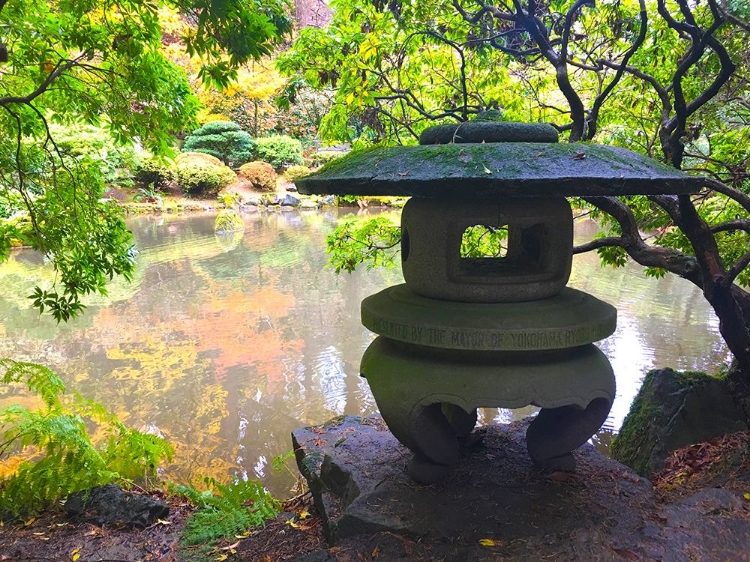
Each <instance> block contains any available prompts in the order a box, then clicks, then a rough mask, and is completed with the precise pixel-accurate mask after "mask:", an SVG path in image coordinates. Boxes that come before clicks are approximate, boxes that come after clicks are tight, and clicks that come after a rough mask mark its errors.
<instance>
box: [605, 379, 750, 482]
mask: <svg viewBox="0 0 750 562" xmlns="http://www.w3.org/2000/svg"><path fill="white" fill-rule="evenodd" d="M743 429H747V419H746V417H745V415H744V413H743V412H742V411H741V410H740V409H739V408H738V407H737V406H736V405H735V403H734V400H733V398H732V395H731V393H730V391H729V388H728V386H727V384H726V381H725V380H724V379H721V378H716V377H711V376H709V375H706V374H705V373H696V372H684V373H679V372H677V371H674V370H672V369H659V370H654V371H649V373H648V374H647V375H646V378H645V379H644V381H643V386H642V387H641V390H640V391H639V392H638V395H637V396H636V398H635V400H634V401H633V405H632V406H631V407H630V412H629V413H628V415H627V417H626V418H625V421H624V422H623V424H622V428H621V429H620V433H619V435H617V437H615V439H614V441H613V442H612V448H611V453H612V457H613V458H615V459H616V460H618V461H620V462H622V463H623V464H626V465H628V466H630V467H631V468H633V469H634V470H635V471H636V472H638V474H641V475H642V476H646V477H647V478H650V477H652V476H653V475H654V474H656V473H657V472H659V471H660V470H661V469H662V468H664V462H665V461H666V458H667V456H669V454H670V453H671V452H672V451H674V450H676V449H679V448H681V447H686V446H688V445H693V444H695V443H700V442H702V441H706V440H708V439H712V438H714V437H720V436H722V435H726V434H728V433H733V432H735V431H741V430H743Z"/></svg>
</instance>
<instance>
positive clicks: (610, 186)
mask: <svg viewBox="0 0 750 562" xmlns="http://www.w3.org/2000/svg"><path fill="white" fill-rule="evenodd" d="M297 185H298V188H299V191H300V193H305V194H313V193H317V194H334V195H373V196H377V195H406V196H418V197H435V198H446V199H452V198H460V199H462V200H466V199H467V198H468V199H474V200H477V199H497V198H499V197H558V196H596V195H656V194H679V193H692V192H696V191H698V189H700V187H701V180H700V178H697V177H694V176H689V175H687V174H685V173H683V172H680V171H679V170H676V169H674V168H671V167H669V166H667V165H665V164H661V163H659V162H656V161H655V160H652V159H650V158H647V157H646V156H642V155H640V154H638V153H636V152H632V151H630V150H626V149H624V148H617V147H613V146H602V145H595V144H585V143H565V144H557V143H536V142H501V143H464V144H437V145H420V146H401V147H393V148H374V149H370V150H365V151H360V152H353V153H350V154H348V155H347V156H345V157H343V158H340V159H338V160H335V161H333V162H331V163H330V164H328V165H327V166H325V167H324V168H323V169H321V170H320V171H319V172H317V173H314V174H311V175H309V176H307V177H305V178H303V179H300V180H298V181H297Z"/></svg>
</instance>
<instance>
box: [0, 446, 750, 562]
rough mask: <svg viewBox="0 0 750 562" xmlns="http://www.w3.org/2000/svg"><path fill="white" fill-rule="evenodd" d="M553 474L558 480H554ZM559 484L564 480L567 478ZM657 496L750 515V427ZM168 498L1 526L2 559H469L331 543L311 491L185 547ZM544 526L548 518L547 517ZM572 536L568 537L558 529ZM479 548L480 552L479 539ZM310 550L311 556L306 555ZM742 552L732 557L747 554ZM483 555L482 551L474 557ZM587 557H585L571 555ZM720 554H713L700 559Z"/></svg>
mask: <svg viewBox="0 0 750 562" xmlns="http://www.w3.org/2000/svg"><path fill="white" fill-rule="evenodd" d="M553 480H554V479H553ZM553 484H556V485H560V486H565V485H566V484H565V479H564V478H561V479H560V482H558V483H554V482H553ZM654 487H655V490H656V495H657V498H658V501H659V502H660V503H661V504H663V505H670V504H671V502H675V501H678V500H680V499H681V498H684V497H687V496H689V495H692V494H694V493H696V492H697V491H700V490H703V489H710V488H722V489H725V490H727V489H728V490H733V491H738V492H740V493H741V494H743V497H744V498H745V500H746V501H747V502H748V509H746V510H745V511H746V513H747V518H750V432H747V431H745V432H740V433H736V434H733V435H729V436H726V437H724V438H721V439H716V440H713V441H710V442H707V443H702V444H699V445H694V446H691V447H686V448H684V449H680V450H679V451H676V452H675V453H674V454H673V455H672V456H671V457H670V458H669V460H668V462H667V465H666V467H665V469H664V471H663V472H662V473H661V474H659V475H658V476H657V477H656V478H655V479H654ZM150 495H151V496H152V497H154V498H155V499H159V500H161V501H164V502H166V503H167V504H168V505H169V507H170V515H169V518H168V519H166V520H161V521H158V522H157V523H156V524H154V525H151V526H150V527H148V528H146V529H116V528H103V527H98V526H95V525H92V524H90V523H74V522H71V521H68V520H67V519H66V516H65V512H64V511H63V509H62V508H61V507H60V506H56V507H53V508H51V509H49V510H47V511H46V512H44V513H42V514H41V515H40V516H38V517H36V518H34V519H29V520H28V521H26V522H24V523H19V524H5V525H4V526H3V527H0V560H3V561H5V560H7V561H13V562H32V561H54V562H64V561H70V562H75V561H79V562H94V561H98V562H102V561H107V562H134V561H144V562H145V561H156V560H158V561H164V562H200V561H213V560H216V561H223V560H228V561H241V562H277V561H278V562H283V561H289V560H295V559H298V558H300V557H302V559H303V560H304V561H305V562H334V561H337V562H350V561H351V562H355V561H357V562H358V561H365V560H381V561H388V562H390V561H396V560H404V561H407V560H408V561H419V560H425V561H427V560H449V561H450V560H455V561H458V560H461V561H464V560H468V558H466V553H467V550H466V548H465V546H466V545H461V544H457V543H453V544H451V543H447V542H445V541H443V542H441V543H432V544H430V543H426V542H423V541H420V540H416V539H414V538H407V537H404V536H400V535H397V534H394V533H374V534H369V535H360V536H356V537H352V538H349V539H346V540H344V541H343V542H342V543H340V544H338V545H337V546H336V547H333V548H328V546H327V545H326V543H325V540H324V538H323V531H322V524H321V520H320V518H319V517H317V516H316V515H315V513H314V509H313V507H312V502H311V499H310V496H309V494H307V495H303V496H300V497H298V498H295V499H293V500H290V501H288V502H287V503H286V504H285V505H284V512H283V513H282V514H281V515H280V516H279V517H278V518H277V519H276V520H275V521H272V522H269V523H268V524H267V525H266V526H265V527H264V528H262V529H258V530H255V531H254V532H252V533H251V534H249V535H248V536H247V537H242V538H237V537H233V538H232V539H229V540H225V541H223V542H221V543H219V544H217V545H212V546H205V545H204V546H201V547H189V548H186V547H181V546H180V543H179V540H180V534H181V531H182V529H183V527H184V525H185V522H186V520H187V518H188V517H189V515H190V513H191V512H192V511H193V508H192V506H191V505H189V504H188V503H187V502H185V501H183V500H182V499H180V498H178V497H170V496H167V495H165V494H164V493H161V492H152V493H151V494H150ZM539 523H540V525H543V524H544V522H543V521H540V522H539ZM549 540H551V541H565V540H567V538H566V537H565V536H551V537H550V538H549ZM516 542H517V544H510V543H508V544H503V545H499V544H489V543H488V544H483V545H482V549H483V550H482V552H484V553H486V556H482V558H481V559H484V560H524V561H525V560H531V559H535V558H533V556H531V553H530V552H528V551H527V550H525V549H526V548H527V547H526V545H525V544H524V543H523V541H516ZM474 549H475V550H473V551H472V552H476V545H474ZM618 555H619V559H621V560H640V559H641V558H640V557H638V556H636V555H635V554H634V553H633V552H630V551H623V552H620V553H618ZM305 556H306V557H305ZM743 556H746V555H745V554H742V553H741V552H738V553H737V557H732V558H722V559H725V560H743V559H745V558H743ZM471 559H479V558H476V557H474V558H471ZM572 559H580V560H586V558H585V556H584V557H582V558H581V557H578V558H572ZM701 559H706V560H713V559H712V558H701Z"/></svg>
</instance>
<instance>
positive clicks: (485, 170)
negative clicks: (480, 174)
mask: <svg viewBox="0 0 750 562" xmlns="http://www.w3.org/2000/svg"><path fill="white" fill-rule="evenodd" d="M482 168H484V173H485V174H491V173H492V170H490V169H489V168H488V167H487V166H485V165H484V164H482Z"/></svg>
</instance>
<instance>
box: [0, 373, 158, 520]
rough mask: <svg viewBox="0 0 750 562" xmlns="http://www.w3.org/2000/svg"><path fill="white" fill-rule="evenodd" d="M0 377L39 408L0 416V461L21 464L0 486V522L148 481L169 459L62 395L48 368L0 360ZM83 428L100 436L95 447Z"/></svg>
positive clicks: (93, 408) (149, 442)
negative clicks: (88, 493) (96, 489)
mask: <svg viewBox="0 0 750 562" xmlns="http://www.w3.org/2000/svg"><path fill="white" fill-rule="evenodd" d="M0 373H2V378H0V380H1V381H2V382H3V383H4V384H20V385H23V386H25V387H26V388H27V389H28V390H29V391H31V392H33V393H34V394H36V395H37V396H39V397H40V398H41V399H42V401H43V403H44V407H43V408H42V409H40V410H37V411H31V410H29V409H27V408H24V407H23V406H20V405H18V404H11V405H10V406H7V407H5V408H0V461H3V460H4V458H5V457H7V456H9V455H10V454H13V455H17V456H22V457H24V459H25V460H24V462H22V463H21V464H20V465H19V466H18V467H17V468H16V470H15V471H14V472H13V473H12V474H10V475H9V476H7V477H6V478H5V479H2V480H0V516H3V517H12V518H17V517H21V516H26V515H28V514H31V513H34V512H37V511H39V510H40V509H42V508H44V507H45V506H47V505H48V504H50V503H51V502H53V501H54V500H56V499H58V498H60V497H63V496H67V495H68V494H71V493H73V492H77V491H80V490H85V489H88V488H91V487H93V486H98V485H101V484H106V483H110V482H115V481H122V480H123V479H135V478H143V477H148V476H150V475H153V474H155V473H156V467H157V465H158V463H159V461H160V460H161V459H164V458H166V459H171V455H172V448H171V446H170V445H169V444H167V443H166V441H164V440H163V439H161V438H159V437H156V436H154V435H145V434H143V433H140V432H138V431H135V430H133V429H130V428H128V427H126V426H125V425H123V424H122V423H121V422H120V421H119V420H118V419H117V417H116V416H115V415H114V414H112V413H111V412H109V411H108V410H107V409H106V408H105V407H104V406H102V405H101V404H98V403H96V402H93V401H91V400H86V399H84V398H81V397H80V396H78V395H76V394H73V395H66V394H65V385H64V384H63V382H62V380H61V379H60V377H58V376H57V375H55V374H54V373H53V372H52V371H51V370H49V369H48V368H46V367H43V366H41V365H36V364H33V363H23V362H19V361H13V360H11V359H0ZM88 423H95V424H97V425H99V426H100V427H103V428H104V429H105V431H106V433H107V436H108V437H107V439H106V440H105V443H104V444H103V445H102V446H100V447H97V446H95V445H94V444H93V443H92V442H91V438H90V436H89V434H88V431H87V424H88Z"/></svg>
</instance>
